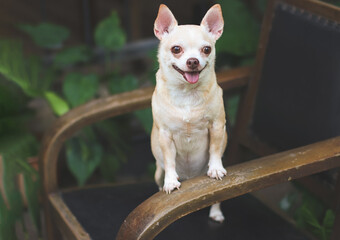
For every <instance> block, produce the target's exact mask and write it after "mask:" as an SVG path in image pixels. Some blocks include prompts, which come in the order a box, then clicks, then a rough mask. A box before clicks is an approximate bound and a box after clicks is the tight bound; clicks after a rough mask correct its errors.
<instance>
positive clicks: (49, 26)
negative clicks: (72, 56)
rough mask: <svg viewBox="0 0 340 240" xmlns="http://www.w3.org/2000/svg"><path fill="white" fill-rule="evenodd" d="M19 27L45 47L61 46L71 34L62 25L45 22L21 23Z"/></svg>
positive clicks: (36, 42) (35, 41) (37, 43)
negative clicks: (35, 23) (36, 23)
mask: <svg viewBox="0 0 340 240" xmlns="http://www.w3.org/2000/svg"><path fill="white" fill-rule="evenodd" d="M18 27H19V29H21V30H22V31H24V32H26V33H27V34H28V35H30V37H31V38H32V39H33V41H34V43H35V44H36V45H37V46H39V47H43V48H56V47H61V45H62V43H63V41H65V40H66V39H67V38H68V36H69V35H70V31H69V30H68V29H67V28H65V27H63V26H60V25H56V24H53V23H48V22H43V23H40V24H38V25H30V24H20V25H19V26H18Z"/></svg>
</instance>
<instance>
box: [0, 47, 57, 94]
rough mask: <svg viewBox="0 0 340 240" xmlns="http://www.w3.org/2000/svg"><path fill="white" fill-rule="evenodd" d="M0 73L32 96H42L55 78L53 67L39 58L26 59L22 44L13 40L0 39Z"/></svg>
mask: <svg viewBox="0 0 340 240" xmlns="http://www.w3.org/2000/svg"><path fill="white" fill-rule="evenodd" d="M0 73H1V74H2V75H3V76H4V77H5V78H6V79H7V80H9V81H12V82H14V83H16V84H17V85H18V86H19V87H20V88H21V89H22V90H23V91H24V92H25V94H27V95H28V96H30V97H41V96H42V95H43V92H44V91H45V90H46V89H48V88H49V86H50V85H51V81H52V79H53V77H52V74H51V73H52V71H51V69H49V68H43V67H42V65H41V62H40V60H39V59H37V58H34V57H30V58H28V59H26V58H25V57H24V56H23V49H22V44H21V43H20V42H18V41H13V40H0Z"/></svg>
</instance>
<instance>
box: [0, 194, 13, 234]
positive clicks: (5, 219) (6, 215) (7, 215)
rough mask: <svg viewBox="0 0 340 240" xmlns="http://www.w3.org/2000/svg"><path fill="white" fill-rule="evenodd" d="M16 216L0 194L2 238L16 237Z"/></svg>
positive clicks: (0, 232) (0, 231)
mask: <svg viewBox="0 0 340 240" xmlns="http://www.w3.org/2000/svg"><path fill="white" fill-rule="evenodd" d="M15 222H16V218H15V217H14V215H13V214H12V211H11V210H10V209H9V208H8V207H7V205H6V203H5V201H4V199H3V197H2V195H1V194H0V239H16V234H15Z"/></svg>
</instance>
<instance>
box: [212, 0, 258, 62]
mask: <svg viewBox="0 0 340 240" xmlns="http://www.w3.org/2000/svg"><path fill="white" fill-rule="evenodd" d="M219 3H220V4H221V7H222V12H223V16H224V22H225V26H224V32H223V35H222V37H221V38H220V39H219V40H218V41H217V43H216V49H217V51H218V52H219V51H224V52H228V53H231V54H234V55H237V56H248V55H253V54H255V52H256V49H257V45H258V40H259V34H260V25H259V23H257V22H256V19H255V18H254V17H253V16H252V15H251V13H250V11H249V9H248V8H247V6H246V4H245V3H244V2H243V1H239V0H220V1H219Z"/></svg>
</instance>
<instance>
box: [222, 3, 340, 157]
mask: <svg viewBox="0 0 340 240" xmlns="http://www.w3.org/2000/svg"><path fill="white" fill-rule="evenodd" d="M264 18H265V19H264V22H263V25H262V35H261V38H260V44H259V48H258V54H257V59H256V64H255V71H254V75H253V79H252V80H251V81H250V83H249V88H248V89H247V92H246V94H245V96H244V99H243V104H242V105H243V106H242V107H241V110H240V113H239V117H238V122H237V124H236V126H235V132H233V136H232V137H233V141H234V142H233V143H232V145H233V146H232V149H231V152H237V151H238V148H239V146H240V145H243V146H246V147H248V148H250V149H251V150H253V151H255V152H256V153H257V154H258V155H266V154H268V153H272V152H275V151H278V150H279V151H282V150H287V149H291V148H295V147H299V146H303V145H306V144H310V143H313V142H317V141H320V140H324V139H328V138H331V137H334V136H339V135H340V124H339V123H340V44H339V43H340V8H337V7H335V6H332V5H329V4H325V3H323V2H320V1H314V0H272V1H270V2H269V4H268V9H267V12H266V15H265V17H264ZM231 155H232V156H233V157H232V159H235V156H236V155H235V153H232V154H231ZM229 159H230V158H229ZM228 162H229V160H228ZM232 162H233V161H232Z"/></svg>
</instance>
